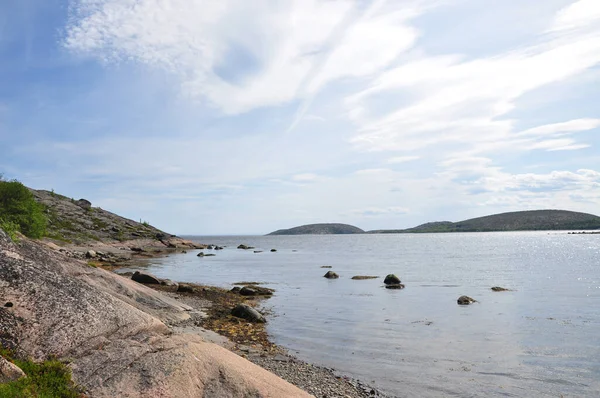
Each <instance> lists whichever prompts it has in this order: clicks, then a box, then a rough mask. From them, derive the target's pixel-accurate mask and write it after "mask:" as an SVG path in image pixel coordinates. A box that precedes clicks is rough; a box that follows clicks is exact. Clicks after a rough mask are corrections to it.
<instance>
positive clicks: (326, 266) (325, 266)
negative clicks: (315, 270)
mask: <svg viewBox="0 0 600 398" xmlns="http://www.w3.org/2000/svg"><path fill="white" fill-rule="evenodd" d="M321 268H333V267H332V266H331V265H321Z"/></svg>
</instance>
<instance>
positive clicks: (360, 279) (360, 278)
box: [352, 275, 379, 281]
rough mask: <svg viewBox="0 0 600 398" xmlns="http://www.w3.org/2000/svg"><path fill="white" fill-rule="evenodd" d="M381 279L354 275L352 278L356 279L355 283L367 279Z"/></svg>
mask: <svg viewBox="0 0 600 398" xmlns="http://www.w3.org/2000/svg"><path fill="white" fill-rule="evenodd" d="M377 278H379V277H378V276H370V275H354V276H353V277H352V279H354V280H355V281H362V280H365V279H377Z"/></svg>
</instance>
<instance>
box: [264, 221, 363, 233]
mask: <svg viewBox="0 0 600 398" xmlns="http://www.w3.org/2000/svg"><path fill="white" fill-rule="evenodd" d="M364 232H365V231H363V230H362V229H360V228H358V227H355V226H354V225H348V224H335V223H330V224H308V225H301V226H299V227H294V228H289V229H279V230H277V231H274V232H271V233H270V234H267V235H340V234H362V233H364Z"/></svg>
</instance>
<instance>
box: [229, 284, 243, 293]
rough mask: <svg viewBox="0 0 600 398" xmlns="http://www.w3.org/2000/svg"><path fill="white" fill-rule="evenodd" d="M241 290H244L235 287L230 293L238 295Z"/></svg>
mask: <svg viewBox="0 0 600 398" xmlns="http://www.w3.org/2000/svg"><path fill="white" fill-rule="evenodd" d="M240 290H242V288H241V287H239V286H234V287H233V288H232V289H231V290H230V292H231V293H236V294H237V293H239V292H240Z"/></svg>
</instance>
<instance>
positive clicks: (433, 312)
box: [150, 232, 600, 397]
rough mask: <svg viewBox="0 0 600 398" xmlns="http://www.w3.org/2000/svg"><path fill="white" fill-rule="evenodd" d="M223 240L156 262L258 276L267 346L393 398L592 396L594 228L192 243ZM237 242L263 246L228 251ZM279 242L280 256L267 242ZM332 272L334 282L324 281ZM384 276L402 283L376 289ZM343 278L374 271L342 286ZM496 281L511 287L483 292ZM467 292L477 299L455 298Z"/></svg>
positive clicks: (183, 276)
mask: <svg viewBox="0 0 600 398" xmlns="http://www.w3.org/2000/svg"><path fill="white" fill-rule="evenodd" d="M197 240H198V241H200V242H204V243H216V244H219V245H222V246H223V245H226V246H227V247H226V248H225V250H222V251H219V252H217V256H216V257H210V258H198V257H196V252H189V253H187V254H181V255H174V256H170V257H168V258H162V259H153V260H151V264H150V271H151V272H153V273H155V274H157V275H158V276H161V277H166V278H170V279H173V280H180V281H191V282H200V283H207V284H214V285H219V286H223V287H229V286H231V283H233V282H237V281H241V280H246V281H265V286H268V287H272V288H274V289H276V290H277V292H276V295H275V296H274V297H273V298H271V299H270V300H269V301H267V302H266V304H265V305H267V306H268V307H270V308H271V309H272V310H273V311H274V313H275V315H276V316H274V317H272V318H271V319H270V321H269V331H270V333H271V334H272V336H273V337H274V340H275V341H276V342H277V343H279V344H281V345H283V346H285V347H288V348H289V349H290V350H292V351H293V352H295V353H297V355H298V356H299V357H301V358H303V359H306V360H309V361H311V362H315V363H319V364H322V365H325V366H331V367H334V368H336V369H339V370H340V371H342V372H344V373H347V374H350V375H352V376H355V377H358V378H360V379H362V380H364V381H366V382H374V383H375V384H376V385H377V386H379V387H381V388H383V389H384V390H387V391H390V392H391V393H393V394H394V395H396V396H399V397H404V396H406V397H413V396H421V397H437V396H440V395H442V396H460V397H470V396H472V397H476V396H484V395H485V396H528V397H532V396H540V397H543V396H549V397H558V396H560V395H561V394H563V395H564V396H594V394H597V392H598V391H600V382H599V380H600V361H599V360H598V358H600V333H599V332H600V235H567V234H564V233H547V232H534V233H530V232H528V233H471V234H424V235H336V236H256V237H198V238H197ZM240 243H245V244H248V245H252V246H255V247H256V248H257V250H265V251H264V252H262V253H253V251H252V250H249V251H244V250H238V249H236V247H237V245H238V244H240ZM271 248H276V249H277V252H275V253H271V252H269V251H268V250H269V249H271ZM324 265H327V266H332V270H333V271H335V272H337V273H338V274H339V275H340V278H339V279H336V280H328V279H326V278H323V277H322V276H323V274H324V273H325V272H326V271H327V270H326V269H321V268H320V267H321V266H324ZM388 273H395V274H397V275H398V276H400V277H401V279H402V282H403V283H404V284H405V285H406V288H405V289H404V290H387V289H384V288H383V286H382V280H383V277H384V276H385V275H386V274H388ZM354 275H379V276H380V278H379V279H373V280H360V281H356V280H351V279H350V278H351V277H352V276H354ZM492 286H503V287H507V288H511V289H515V291H510V292H492V291H491V290H490V287H492ZM463 294H466V295H468V296H471V297H473V298H475V299H476V300H478V301H479V303H475V304H473V305H470V306H464V307H463V306H458V305H457V304H456V299H457V298H458V297H459V296H461V295H463Z"/></svg>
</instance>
